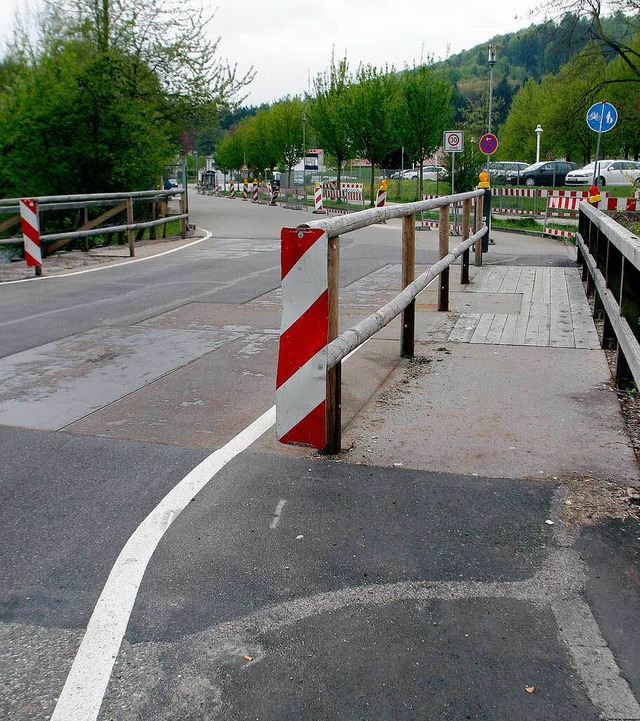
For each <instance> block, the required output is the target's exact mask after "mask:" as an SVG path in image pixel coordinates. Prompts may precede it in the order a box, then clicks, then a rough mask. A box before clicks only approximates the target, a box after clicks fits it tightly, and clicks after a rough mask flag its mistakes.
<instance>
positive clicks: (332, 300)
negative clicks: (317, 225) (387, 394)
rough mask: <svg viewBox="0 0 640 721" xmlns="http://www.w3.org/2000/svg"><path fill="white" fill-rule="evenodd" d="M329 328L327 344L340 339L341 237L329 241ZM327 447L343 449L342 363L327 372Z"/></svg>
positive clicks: (326, 450)
mask: <svg viewBox="0 0 640 721" xmlns="http://www.w3.org/2000/svg"><path fill="white" fill-rule="evenodd" d="M327 263H328V288H329V326H328V332H327V343H330V342H331V341H332V340H334V338H337V337H338V321H339V311H338V305H339V279H340V237H339V236H336V237H335V238H330V239H329V252H328V258H327ZM326 417H327V445H326V446H325V448H324V449H323V452H324V453H327V454H333V453H339V452H340V449H341V447H342V361H340V362H339V363H338V364H337V365H335V366H334V367H333V368H330V369H329V370H328V371H327V406H326Z"/></svg>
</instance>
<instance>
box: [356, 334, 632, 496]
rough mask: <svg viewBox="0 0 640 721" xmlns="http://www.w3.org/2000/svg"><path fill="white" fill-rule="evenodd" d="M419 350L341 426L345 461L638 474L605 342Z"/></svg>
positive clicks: (512, 473)
mask: <svg viewBox="0 0 640 721" xmlns="http://www.w3.org/2000/svg"><path fill="white" fill-rule="evenodd" d="M416 353H417V355H419V356H421V358H418V359H417V360H416V361H415V362H414V363H413V364H412V365H408V364H407V363H406V362H405V361H403V363H402V364H401V365H400V366H398V368H397V369H396V371H394V373H393V374H392V376H391V377H390V379H389V381H388V382H387V384H386V386H385V387H383V389H382V393H381V395H380V396H379V397H378V398H376V399H375V400H374V401H372V402H371V403H369V405H368V406H367V407H366V408H365V409H364V410H363V412H362V413H361V414H360V415H359V416H358V417H357V418H356V420H355V421H354V422H353V423H352V424H351V425H350V426H349V427H348V428H347V429H346V431H345V433H344V435H343V447H345V448H348V447H351V446H352V449H351V450H350V451H349V454H348V458H349V459H350V460H351V461H355V462H363V463H371V464H375V465H391V464H393V463H403V464H404V465H406V466H409V467H412V468H426V469H434V470H439V471H446V472H451V473H466V474H479V475H490V476H495V477H513V478H551V477H562V476H563V475H565V474H585V475H590V476H593V477H597V478H602V479H611V480H617V481H620V482H624V481H626V480H633V479H636V478H637V477H638V468H637V463H636V460H635V456H634V454H633V450H632V447H631V444H630V441H629V439H628V437H627V436H626V435H625V433H624V426H623V420H622V415H621V412H620V407H619V404H618V400H617V397H616V395H615V393H614V392H613V390H612V389H611V386H610V385H609V377H610V376H609V368H608V366H607V363H606V360H605V357H604V354H603V353H602V351H589V350H576V349H568V348H534V347H518V346H509V347H505V346H493V345H482V346H480V345H470V344H456V343H447V344H443V345H431V344H419V345H418V346H417V349H416ZM374 441H375V442H374Z"/></svg>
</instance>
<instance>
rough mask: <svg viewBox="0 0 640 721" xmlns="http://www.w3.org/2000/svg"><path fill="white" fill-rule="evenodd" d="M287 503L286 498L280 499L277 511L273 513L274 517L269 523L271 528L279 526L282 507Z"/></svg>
mask: <svg viewBox="0 0 640 721" xmlns="http://www.w3.org/2000/svg"><path fill="white" fill-rule="evenodd" d="M285 503H286V500H285V499H284V498H283V499H281V500H279V501H278V505H277V506H276V510H275V513H274V514H273V518H272V519H271V523H270V524H269V527H270V528H277V526H278V523H280V514H281V513H282V509H283V508H284V504H285Z"/></svg>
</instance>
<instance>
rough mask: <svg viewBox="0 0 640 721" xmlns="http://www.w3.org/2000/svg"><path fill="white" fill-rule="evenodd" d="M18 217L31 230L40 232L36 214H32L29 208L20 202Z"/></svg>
mask: <svg viewBox="0 0 640 721" xmlns="http://www.w3.org/2000/svg"><path fill="white" fill-rule="evenodd" d="M20 217H21V218H22V220H24V221H25V222H26V223H27V224H28V225H30V226H31V227H32V228H35V229H36V230H37V231H38V233H39V232H40V224H39V223H38V214H37V213H34V212H33V210H31V208H30V207H29V206H28V205H26V204H25V203H23V202H22V201H20Z"/></svg>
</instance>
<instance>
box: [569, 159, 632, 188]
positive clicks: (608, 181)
mask: <svg viewBox="0 0 640 721" xmlns="http://www.w3.org/2000/svg"><path fill="white" fill-rule="evenodd" d="M594 171H595V179H596V185H599V186H603V185H635V186H636V187H640V163H639V162H637V161H636V160H599V161H598V167H597V169H596V164H595V163H589V165H585V166H584V168H579V169H578V170H572V171H571V172H570V173H567V177H566V178H565V184H566V185H591V183H592V182H593V178H594Z"/></svg>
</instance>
